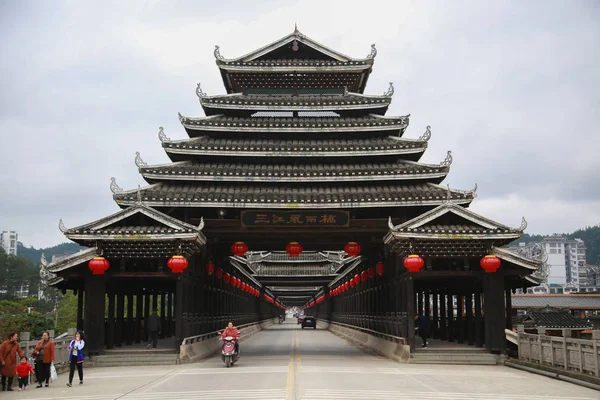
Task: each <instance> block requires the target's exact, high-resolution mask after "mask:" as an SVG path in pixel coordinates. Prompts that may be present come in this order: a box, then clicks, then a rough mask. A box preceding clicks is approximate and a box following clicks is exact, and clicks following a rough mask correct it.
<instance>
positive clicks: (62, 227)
mask: <svg viewBox="0 0 600 400" xmlns="http://www.w3.org/2000/svg"><path fill="white" fill-rule="evenodd" d="M58 229H60V231H61V232H62V233H65V232H66V231H68V229H67V227H66V226H65V224H64V223H63V220H62V218H61V219H59V220H58Z"/></svg>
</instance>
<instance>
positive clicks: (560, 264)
mask: <svg viewBox="0 0 600 400" xmlns="http://www.w3.org/2000/svg"><path fill="white" fill-rule="evenodd" d="M566 242H567V239H566V238H564V237H561V236H553V237H548V238H544V240H543V241H542V242H541V243H540V244H541V245H542V246H544V248H545V250H546V254H548V261H547V264H548V266H549V267H550V275H549V276H548V285H549V286H564V285H566V284H567V282H568V281H567V267H566V265H565V254H566V253H565V244H566Z"/></svg>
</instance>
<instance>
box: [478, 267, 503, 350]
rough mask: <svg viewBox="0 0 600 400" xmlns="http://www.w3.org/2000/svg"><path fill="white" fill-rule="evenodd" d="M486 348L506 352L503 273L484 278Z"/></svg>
mask: <svg viewBox="0 0 600 400" xmlns="http://www.w3.org/2000/svg"><path fill="white" fill-rule="evenodd" d="M483 298H484V311H485V319H484V329H485V348H486V349H487V350H488V351H490V352H493V353H500V354H503V353H505V351H506V335H505V333H504V329H505V328H504V327H505V325H506V320H505V318H504V276H503V275H502V272H496V273H486V274H485V275H484V278H483Z"/></svg>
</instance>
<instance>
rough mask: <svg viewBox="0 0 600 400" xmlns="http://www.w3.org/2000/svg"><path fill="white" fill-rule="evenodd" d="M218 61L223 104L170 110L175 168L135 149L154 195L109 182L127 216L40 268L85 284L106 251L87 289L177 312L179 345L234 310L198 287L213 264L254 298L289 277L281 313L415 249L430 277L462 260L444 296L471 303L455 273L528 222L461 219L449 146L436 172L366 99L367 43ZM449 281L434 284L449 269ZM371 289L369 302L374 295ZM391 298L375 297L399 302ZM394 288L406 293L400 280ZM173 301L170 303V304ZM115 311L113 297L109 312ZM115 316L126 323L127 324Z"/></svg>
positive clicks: (287, 47) (307, 43)
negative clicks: (102, 272)
mask: <svg viewBox="0 0 600 400" xmlns="http://www.w3.org/2000/svg"><path fill="white" fill-rule="evenodd" d="M214 55H215V58H216V63H217V66H218V68H219V70H220V72H221V76H222V78H223V83H224V85H225V91H226V93H227V94H224V95H217V96H209V95H207V94H206V93H204V92H203V91H202V88H201V86H200V84H198V87H197V89H196V93H197V95H198V97H199V99H200V104H201V106H202V108H203V110H204V113H205V114H206V116H205V117H188V116H183V115H181V114H180V115H179V120H180V121H181V124H182V126H183V128H184V129H185V132H186V134H187V135H188V136H189V138H185V139H182V140H176V139H174V138H170V137H169V136H172V134H171V133H169V136H167V133H166V132H164V131H163V128H160V130H159V139H160V141H161V143H162V146H163V148H164V149H165V152H166V153H167V155H168V156H169V158H170V159H171V161H172V163H170V164H167V165H164V164H163V165H148V164H147V163H146V162H144V161H143V160H142V158H141V156H140V154H139V153H136V159H135V163H136V165H137V167H138V169H139V172H140V174H141V175H142V177H143V178H144V179H145V180H146V181H147V182H148V184H149V186H146V187H143V188H138V189H133V190H128V191H123V190H122V189H121V188H120V187H119V186H118V185H117V184H116V181H115V179H114V178H113V181H112V183H111V190H112V191H113V193H114V199H115V201H116V202H117V204H118V205H119V206H120V207H122V208H123V211H120V212H119V213H117V214H115V215H113V216H110V217H107V218H106V219H104V220H101V221H96V222H93V223H92V224H88V225H85V226H82V227H78V228H73V229H70V230H68V229H66V228H64V227H62V228H61V229H63V231H64V232H65V234H66V236H67V237H69V238H70V239H73V240H75V241H77V242H79V243H82V244H85V245H87V246H90V250H88V253H86V254H85V256H81V255H80V256H79V258H77V259H75V258H72V259H69V260H70V261H69V260H66V261H63V262H62V264H60V265H51V266H49V267H48V268H47V269H48V271H50V272H52V273H55V274H57V275H56V276H55V277H54V278H53V280H52V282H53V283H54V284H56V285H57V286H59V287H63V288H69V289H79V290H80V291H81V290H82V289H86V288H87V286H86V285H88V286H89V285H90V283H89V282H88V281H89V280H90V279H89V278H86V275H85V273H86V272H85V271H86V270H85V264H84V263H85V262H87V260H89V259H90V258H91V257H93V256H95V255H98V254H100V253H102V254H103V255H104V256H107V257H109V258H110V257H113V258H116V259H118V260H120V261H118V262H119V263H120V264H119V267H117V268H116V270H115V268H114V267H111V270H109V271H108V272H107V274H108V276H109V278H108V281H105V282H104V283H94V285H96V286H97V287H96V289H93V288H92V287H90V288H89V289H90V290H92V291H94V290H95V291H97V292H98V293H99V292H100V291H101V287H105V290H106V291H107V292H108V293H115V296H117V300H116V301H117V311H118V308H119V307H120V306H121V307H122V304H121V303H122V298H119V297H118V296H119V293H121V294H120V296H121V297H122V296H130V297H131V296H141V297H138V299H141V300H143V299H144V297H143V296H145V295H146V294H145V293H147V288H148V287H151V288H153V289H152V290H154V291H153V292H152V291H151V292H149V295H150V296H154V297H153V299H155V300H156V296H157V295H156V293H158V295H159V296H163V297H164V298H165V299H166V304H167V307H170V306H171V300H172V301H173V302H174V303H173V304H174V305H175V309H173V313H174V316H173V318H174V319H177V318H180V320H179V322H176V325H177V327H176V329H175V330H178V331H179V332H180V334H179V335H180V336H181V335H183V336H185V335H186V334H189V333H196V332H198V331H204V330H205V329H208V328H209V324H207V323H206V319H207V318H209V319H211V320H212V318H216V317H218V316H220V315H221V314H219V313H223V312H225V313H226V314H228V315H231V314H232V312H237V311H238V310H237V309H235V310H234V309H233V308H232V307H233V306H232V305H231V303H227V304H225V305H223V307H225V308H218V309H217V311H215V310H214V307H212V305H214V304H216V305H217V307H221V304H220V303H219V301H220V300H214V299H213V297H211V296H215V294H214V293H213V286H212V285H213V283H212V281H210V280H208V279H212V277H211V278H207V277H205V276H203V268H204V267H203V266H204V263H205V262H206V260H207V258H211V259H212V260H214V261H215V262H216V263H217V265H219V266H220V267H222V268H231V269H232V270H231V272H232V273H236V274H239V275H240V276H243V277H246V279H248V280H252V282H253V284H255V285H256V286H257V287H259V288H261V290H263V292H267V293H271V294H273V293H275V292H279V293H281V292H285V291H281V288H279V289H276V288H275V287H272V286H276V285H275V284H276V283H277V281H278V277H279V278H280V279H279V281H280V282H281V285H284V286H285V285H286V282H292V283H289V285H288V286H290V288H289V290H287V292H291V293H288V297H289V302H288V304H293V303H294V301H293V299H298V298H300V299H302V300H301V304H303V303H305V301H304V299H303V297H302V296H307V291H308V292H309V293H308V296H309V297H310V296H312V295H316V294H317V292H323V293H327V291H328V290H329V289H332V288H333V285H334V284H336V283H337V282H339V281H340V280H343V279H344V276H345V275H344V274H352V273H354V272H353V271H354V270H355V269H356V268H359V267H360V265H361V260H362V261H364V262H367V261H365V260H368V262H369V263H375V262H377V261H378V260H384V259H386V260H388V261H389V262H391V264H390V266H389V268H390V269H391V270H395V271H396V272H393V273H391V272H390V271H388V272H386V274H390V273H391V275H389V276H390V277H394V278H395V279H396V280H397V281H398V279H399V274H400V272H399V271H400V270H399V269H398V268H401V265H398V268H396V269H395V267H394V265H395V264H396V263H397V262H396V260H395V258H394V257H393V256H392V255H391V254H392V253H393V252H396V253H397V254H398V257H405V256H406V252H408V251H409V250H410V251H412V252H414V251H415V250H418V249H419V246H421V247H420V248H421V249H422V250H423V251H424V253H423V256H427V264H428V268H427V269H428V270H429V271H430V272H431V273H433V272H434V271H436V270H437V269H438V268H440V269H441V270H452V268H455V267H456V260H457V259H460V260H461V267H460V268H459V269H460V270H461V272H460V274H458V275H457V274H454V276H453V278H456V276H459V275H460V276H461V277H462V278H459V279H462V281H460V282H458V283H457V284H456V285H455V286H456V290H457V291H454V292H452V293H453V295H458V293H459V291H458V289H459V288H460V290H463V289H464V290H467V292H468V293H475V292H476V290H475V289H473V288H472V287H471V286H470V285H471V281H472V280H473V279H476V278H477V277H478V276H479V275H480V274H481V272H480V271H479V270H477V271H476V272H473V274H467V275H469V278H468V282H469V283H468V284H463V283H464V281H465V279H464V277H465V276H466V275H465V271H467V272H468V271H470V268H463V266H468V265H470V264H471V263H476V262H475V261H474V260H475V259H476V258H477V257H481V256H483V255H485V254H488V253H490V251H491V250H492V249H493V248H494V247H497V246H500V245H504V244H506V243H508V242H510V241H511V240H514V239H515V238H518V237H519V236H520V235H521V233H522V230H523V229H524V226H522V227H521V228H520V229H511V228H508V227H505V226H503V225H500V224H497V223H495V222H493V221H490V220H487V219H485V218H483V217H480V216H477V215H476V214H474V213H472V212H470V211H468V210H466V207H468V205H469V204H470V203H471V202H472V201H473V199H474V198H475V189H476V186H475V189H473V190H467V191H463V190H454V189H450V188H449V187H444V186H440V183H441V182H442V181H443V180H444V179H445V177H446V175H447V174H448V172H449V168H450V165H451V163H452V157H451V154H450V152H448V155H447V157H446V158H445V159H444V160H442V161H441V162H440V163H439V164H435V165H431V164H424V163H421V162H419V160H420V158H421V156H422V155H423V153H424V152H425V150H426V148H427V143H428V141H429V139H430V138H431V131H430V128H429V127H426V128H424V129H423V131H421V132H424V133H422V134H421V135H420V136H418V135H417V136H416V137H415V136H413V137H409V136H411V135H407V134H405V133H406V130H407V128H408V124H409V116H408V115H407V116H400V117H395V116H386V112H387V110H388V107H389V105H390V103H391V101H392V96H393V94H394V87H393V85H392V84H391V83H390V86H389V89H388V90H387V91H386V92H385V93H383V94H382V95H366V94H364V91H365V87H366V84H367V81H368V78H369V76H370V74H371V72H372V68H373V64H374V60H375V57H376V55H377V50H376V48H375V45H372V46H371V52H370V53H369V54H368V55H367V56H366V57H365V58H359V59H357V58H350V57H348V56H346V55H343V54H341V53H339V52H337V51H334V50H332V49H329V48H327V47H325V46H324V45H322V44H320V43H318V42H316V41H314V40H312V39H310V38H308V37H306V36H305V35H303V34H302V33H300V32H299V31H298V30H297V29H296V30H294V32H293V33H292V34H290V35H288V36H285V37H283V38H281V39H280V40H278V41H276V42H274V43H271V44H269V45H267V46H265V47H262V48H260V49H258V50H256V51H253V52H251V53H249V54H247V55H245V56H242V57H239V58H235V59H225V58H224V57H222V56H221V54H220V49H219V47H218V46H216V47H215V51H214ZM394 223H396V224H400V225H394ZM428 224H429V225H428ZM61 226H62V225H61ZM384 238H385V244H384ZM237 241H243V242H245V243H246V244H247V245H248V246H249V249H250V250H251V252H249V253H248V254H247V256H246V257H237V258H235V257H234V258H232V259H231V260H230V259H229V257H230V255H231V252H230V247H231V245H232V244H233V243H234V242H237ZM349 241H354V242H358V243H359V244H360V245H361V247H362V253H361V254H362V257H361V258H353V259H346V260H345V259H344V254H345V253H344V252H343V251H342V249H343V248H344V245H345V244H346V243H348V242H349ZM289 242H300V243H301V244H302V246H303V247H304V250H305V251H306V254H305V255H304V256H301V257H300V258H294V259H290V258H289V257H288V258H287V259H286V255H285V253H277V251H283V250H284V249H285V246H286V244H287V243H289ZM182 245H183V247H182ZM175 252H179V253H181V254H183V255H185V256H186V257H188V258H189V259H190V263H191V264H192V268H191V269H190V270H188V271H187V272H186V274H184V276H183V277H182V278H181V279H179V280H177V283H175V281H174V280H173V281H171V279H172V277H170V276H169V274H168V272H166V271H165V269H164V263H165V261H166V258H167V257H169V255H170V254H171V253H175ZM425 253H427V254H425ZM140 260H147V261H145V262H142V261H140ZM273 260H275V261H277V262H278V263H279V264H269V268H270V269H269V271H270V272H269V273H268V274H267V275H268V276H267V277H265V276H264V274H265V272H264V268H263V272H260V271H259V270H257V269H256V268H255V267H253V266H256V265H260V263H268V262H275V261H273ZM448 260H450V261H448ZM513 261H514V260H513ZM303 262H304V263H316V264H315V266H314V268H313V267H311V268H312V269H311V268H309V267H310V266H305V267H306V268H298V271H305V272H302V273H301V272H298V274H297V276H295V277H293V276H292V277H290V271H291V269H290V268H292V269H293V267H290V266H293V265H294V263H303ZM317 264H318V265H317ZM114 265H115V262H113V266H114ZM276 265H279V267H277V266H276ZM323 265H333V266H334V267H335V268H332V269H331V270H329V269H328V268H323ZM336 265H337V266H338V267H339V268H338V267H336ZM265 268H266V267H265ZM277 268H281V274H278V273H277V271H276V270H277ZM508 269H509V268H508V267H507V270H508ZM67 270H69V273H65V272H64V271H67ZM324 270H327V271H326V273H325V272H318V271H324ZM284 271H285V273H284ZM306 271H308V272H306ZM515 271H516V272H514V274H513V275H514V276H515V277H516V278H515V280H514V282H512V281H510V280H509V279H508V278H507V280H506V282H509V281H510V282H512V283H510V285H508V286H511V287H516V286H523V285H526V283H525V282H524V281H523V279H521V277H522V276H524V275H527V274H529V272H530V271H529V272H528V270H527V269H525V270H519V269H518V268H516V269H515ZM141 272H144V273H146V275H143V274H141ZM119 274H121V276H122V278H119ZM261 274H263V275H261ZM444 274H445V275H444ZM444 274H442V275H440V276H446V277H448V276H450V275H452V274H448V273H446V272H445V273H444ZM284 275H285V278H284ZM292 275H293V274H292ZM508 275H510V274H508ZM508 275H506V276H508ZM67 277H70V280H69V279H67ZM125 278H127V279H128V281H127V282H128V283H129V284H130V285H133V287H138V288H142V287H143V290H142V291H140V290H138V291H133V292H131V291H130V292H127V291H125V292H123V286H122V285H123V282H124V281H123V280H121V281H120V280H119V279H125ZM429 278H433V276H432V275H431V274H430V275H429ZM429 278H428V279H429ZM159 279H162V281H160V280H159ZM511 279H512V278H511ZM497 280H498V282H499V283H498V284H499V285H500V286H499V289H498V290H500V292H501V293H504V292H503V290H504V288H505V286H506V285H505V284H504V282H505V278H504V277H502V278H498V279H497ZM165 282H166V283H165ZM267 282H268V283H267ZM327 282H332V283H330V284H329V285H328V284H327ZM403 282H404V281H403ZM427 282H430V281H427ZM436 282H439V281H436ZM461 282H462V283H461ZM473 282H474V281H473ZM263 283H267V285H270V286H269V288H270V290H269V288H266V287H265V286H266V285H264V284H263ZM430 283H431V282H430ZM102 285H105V286H102ZM381 285H383V283H381ZM411 285H412V284H411ZM377 287H379V286H377ZM377 287H374V288H373V289H374V291H373V293H379V292H377V290H376V288H377ZM381 287H383V286H381ZM429 287H431V288H433V287H437V286H436V285H434V284H429V283H427V284H424V286H423V290H425V288H429ZM311 288H312V289H311ZM465 288H466V289H465ZM206 290H209V291H208V292H206ZM219 290H222V286H219ZM310 290H313V292H310ZM386 290H387V291H386V292H385V293H387V294H386V295H385V296H391V295H393V293H392V294H390V292H389V288H388V289H386ZM397 290H409V291H410V290H413V291H414V290H415V289H414V287H413V286H411V288H410V289H407V288H405V287H401V286H398V287H397ZM427 290H429V289H427ZM453 290H454V289H453ZM86 291H88V290H87V289H86ZM496 292H497V291H496ZM496 292H495V293H496ZM211 293H212V294H211ZM224 293H225V292H224ZM382 293H383V292H382ZM428 293H429V292H428ZM444 293H446V292H444ZM460 293H462V291H461V292H460ZM319 294H320V293H319ZM496 294H497V293H496ZM174 295H175V296H177V295H178V296H180V298H181V300H180V303H179V304H178V303H177V300H176V299H174V300H173V296H174ZM403 296H404V295H403ZM80 297H81V296H80ZM404 297H406V296H404ZM110 298H111V297H110V296H109V300H110ZM281 298H283V299H285V296H283V295H282V296H281ZM400 298H401V297H398V299H400ZM427 298H428V299H429V298H430V296H428V297H427ZM120 299H121V300H120ZM207 299H208V300H207ZM210 299H213V300H210ZM390 299H391V298H390ZM384 300H385V299H384V298H379V300H377V301H372V302H370V303H365V304H368V305H369V307H370V309H365V304H362V303H360V304H362V305H360V307H361V310H362V312H363V313H365V312H366V313H379V312H380V311H381V312H382V311H386V312H387V311H390V307H391V310H392V311H393V307H395V306H390V304H389V302H388V303H386V302H385V301H384ZM496 300H498V299H496ZM207 301H208V302H209V303H207ZM398 301H400V300H398ZM119 302H121V303H119ZM210 302H216V303H214V304H213V303H210ZM164 303H165V302H164V301H163V302H161V304H164ZM384 303H385V304H384ZM437 303H438V302H436V307H437ZM490 303H493V302H492V301H491V300H490ZM153 304H154V303H153ZM207 304H209V305H207ZM343 304H345V303H343ZM343 304H342V303H340V304H339V305H338V306H337V308H336V306H335V304H334V303H333V300H332V303H331V304H330V305H329V306H328V307H329V308H328V309H327V312H328V313H330V314H331V315H330V317H331V318H334V317H335V316H332V315H333V313H335V311H336V309H337V311H340V310H346V311H345V312H352V310H351V309H348V308H347V305H346V306H343ZM353 304H354V303H353ZM378 304H379V305H380V306H381V307H379V306H378ZM397 304H399V303H396V305H397ZM406 304H411V303H410V302H408V303H406V302H405V304H404V305H403V306H402V307H399V308H398V307H397V308H396V309H395V310H396V311H399V310H402V311H403V312H408V314H410V315H412V313H414V310H410V308H411V307H412V308H414V307H413V306H415V305H413V306H406ZM448 304H450V303H448ZM241 305H242V304H240V306H241ZM114 306H115V305H114V298H113V303H112V306H111V303H110V302H109V307H113V308H114ZM421 306H423V305H422V304H421ZM378 307H379V308H378ZM498 307H499V305H498ZM90 312H91V309H90ZM244 312H245V313H246V314H248V313H251V311H250V310H248V309H244ZM265 312H267V311H265V310H264V309H263V310H262V311H261V313H262V314H265ZM134 314H136V313H132V315H134ZM128 315H129V313H128ZM142 315H143V310H142ZM163 315H164V314H163ZM190 315H192V316H193V317H190ZM82 318H83V317H82ZM116 318H117V320H119V318H120V320H121V323H124V322H123V317H122V315H121V316H120V317H119V315H117V317H116ZM136 318H137V317H136ZM219 318H220V317H219ZM249 318H250V319H252V318H254V316H252V317H249ZM111 320H112V319H111V318H109V323H110V321H111ZM130 323H138V322H136V321H134V320H132V321H130ZM219 323H221V319H219ZM190 326H193V328H190ZM110 329H114V328H110ZM186 329H187V331H186ZM133 339H136V338H133ZM138 339H139V338H138ZM111 340H112V339H111ZM129 340H131V338H129ZM108 342H110V340H109V341H108ZM107 344H108V345H109V346H110V345H112V343H107Z"/></svg>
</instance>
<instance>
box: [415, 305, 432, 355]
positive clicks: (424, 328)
mask: <svg viewBox="0 0 600 400" xmlns="http://www.w3.org/2000/svg"><path fill="white" fill-rule="evenodd" d="M415 334H417V335H419V336H420V337H421V340H423V344H422V345H421V347H423V348H427V344H428V343H427V336H428V334H429V320H428V319H427V317H425V316H424V315H423V314H422V313H419V315H415Z"/></svg>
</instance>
